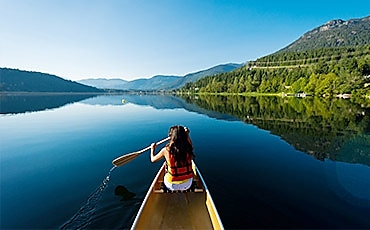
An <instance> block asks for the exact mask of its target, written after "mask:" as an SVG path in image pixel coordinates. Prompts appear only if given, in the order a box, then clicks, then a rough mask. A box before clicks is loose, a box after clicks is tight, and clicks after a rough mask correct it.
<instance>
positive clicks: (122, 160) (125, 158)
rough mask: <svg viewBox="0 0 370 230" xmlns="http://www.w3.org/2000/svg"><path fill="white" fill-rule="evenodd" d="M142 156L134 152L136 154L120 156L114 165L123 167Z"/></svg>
mask: <svg viewBox="0 0 370 230" xmlns="http://www.w3.org/2000/svg"><path fill="white" fill-rule="evenodd" d="M139 155H140V152H134V153H129V154H126V155H123V156H120V157H118V158H116V159H114V160H113V161H112V164H113V165H114V166H116V167H119V166H122V165H124V164H126V163H128V162H130V161H132V160H133V159H135V158H136V157H137V156H139Z"/></svg>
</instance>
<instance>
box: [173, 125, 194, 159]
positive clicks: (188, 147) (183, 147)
mask: <svg viewBox="0 0 370 230" xmlns="http://www.w3.org/2000/svg"><path fill="white" fill-rule="evenodd" d="M168 136H169V137H170V143H169V144H167V150H168V152H169V153H170V154H171V155H173V157H174V158H175V162H176V164H179V166H182V165H185V164H186V160H187V156H188V155H190V156H191V157H192V158H193V157H194V153H193V146H192V144H191V143H190V142H189V140H188V133H187V132H186V131H185V129H184V127H183V126H180V125H176V126H172V127H171V128H170V129H169V131H168Z"/></svg>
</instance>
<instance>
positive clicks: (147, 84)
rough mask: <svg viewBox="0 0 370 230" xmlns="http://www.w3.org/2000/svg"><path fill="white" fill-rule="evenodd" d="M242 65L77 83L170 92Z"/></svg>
mask: <svg viewBox="0 0 370 230" xmlns="http://www.w3.org/2000/svg"><path fill="white" fill-rule="evenodd" d="M241 66H242V64H234V63H229V64H223V65H217V66H214V67H212V68H209V69H206V70H202V71H199V72H195V73H190V74H187V75H185V76H165V75H156V76H154V77H152V78H149V79H137V80H133V81H125V80H122V79H101V78H100V79H84V80H80V81H78V82H80V83H82V84H86V85H90V86H94V87H96V88H100V89H107V88H109V89H120V90H170V89H176V88H180V87H183V86H184V85H185V84H186V83H188V82H195V81H197V80H199V79H201V78H203V77H206V76H211V75H214V74H218V73H224V72H230V71H233V70H235V69H237V68H239V67H241Z"/></svg>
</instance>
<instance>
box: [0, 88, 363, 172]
mask: <svg viewBox="0 0 370 230" xmlns="http://www.w3.org/2000/svg"><path fill="white" fill-rule="evenodd" d="M0 100H1V101H0V102H1V104H0V105H1V106H0V113H1V114H9V113H10V114H15V113H24V112H29V111H41V110H46V109H53V108H58V107H62V106H64V105H67V104H70V103H75V102H80V103H84V104H89V105H113V106H123V105H125V104H129V103H132V104H136V105H145V106H151V107H153V108H155V109H181V108H183V109H186V110H187V111H191V112H196V113H199V114H204V115H207V116H208V117H211V118H215V119H221V120H227V121H235V120H241V121H243V122H245V123H249V124H253V125H256V126H257V127H259V128H261V129H264V130H269V131H270V132H271V133H272V134H275V135H278V136H280V137H281V138H282V139H283V140H285V141H287V142H288V143H289V144H291V145H292V146H294V148H295V149H297V150H299V151H303V152H306V153H307V154H309V155H312V156H313V157H315V158H316V159H319V160H324V159H331V160H335V161H342V162H348V163H361V164H365V165H369V166H370V135H369V133H370V116H369V114H370V109H369V108H362V107H361V106H359V105H356V104H353V103H350V102H349V101H347V100H324V99H321V98H305V99H299V98H280V97H243V96H211V95H207V96H205V95H200V96H196V97H194V96H183V97H182V98H180V97H176V96H172V95H157V94H156V95H137V94H125V95H79V94H77V95H75V94H71V95H32V94H31V95H12V96H1V97H0Z"/></svg>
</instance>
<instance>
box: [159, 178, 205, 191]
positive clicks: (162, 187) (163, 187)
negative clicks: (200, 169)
mask: <svg viewBox="0 0 370 230" xmlns="http://www.w3.org/2000/svg"><path fill="white" fill-rule="evenodd" d="M158 183H160V188H159V189H154V193H185V192H203V191H204V190H203V188H197V181H196V180H194V181H193V183H192V185H191V187H190V188H189V189H187V190H173V191H172V190H169V189H168V188H167V187H166V185H165V184H164V182H163V181H158Z"/></svg>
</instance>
